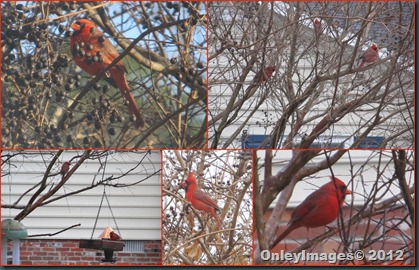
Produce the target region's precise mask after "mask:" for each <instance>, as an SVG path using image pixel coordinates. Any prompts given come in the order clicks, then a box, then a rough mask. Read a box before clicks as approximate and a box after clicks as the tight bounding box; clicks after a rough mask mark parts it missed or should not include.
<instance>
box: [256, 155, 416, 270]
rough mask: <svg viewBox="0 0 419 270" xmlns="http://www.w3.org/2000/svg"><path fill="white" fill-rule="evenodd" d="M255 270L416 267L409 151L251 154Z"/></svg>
mask: <svg viewBox="0 0 419 270" xmlns="http://www.w3.org/2000/svg"><path fill="white" fill-rule="evenodd" d="M254 155H255V156H254V158H255V160H258V164H255V165H257V168H258V171H257V173H256V174H255V179H254V185H255V192H254V209H255V212H254V224H255V228H254V232H255V234H254V237H255V238H254V263H255V264H256V265H281V266H290V265H292V266H295V265H298V266H319V265H330V266H334V265H351V266H355V265H356V266H360V265H393V266H396V265H414V264H415V260H414V258H415V256H416V253H415V246H416V243H415V237H414V232H415V227H414V220H415V218H414V216H415V213H416V205H415V203H414V202H415V201H416V196H415V171H414V152H413V151H412V150H371V151H370V150H349V151H348V150H322V151H316V150H275V151H263V150H259V151H255V154H254Z"/></svg>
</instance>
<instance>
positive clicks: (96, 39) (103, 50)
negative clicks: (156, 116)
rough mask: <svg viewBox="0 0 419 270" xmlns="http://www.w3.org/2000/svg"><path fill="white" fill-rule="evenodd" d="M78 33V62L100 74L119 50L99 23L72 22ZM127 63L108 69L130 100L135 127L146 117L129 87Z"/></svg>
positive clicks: (74, 44) (74, 46) (75, 51)
mask: <svg viewBox="0 0 419 270" xmlns="http://www.w3.org/2000/svg"><path fill="white" fill-rule="evenodd" d="M71 28H73V30H74V32H73V35H72V36H71V40H70V46H71V51H72V53H73V56H74V60H75V61H76V64H77V65H78V66H79V67H80V68H81V69H83V70H84V71H86V72H87V73H89V74H90V75H92V76H97V75H98V74H99V73H100V72H101V71H102V70H104V69H105V68H106V67H107V66H108V65H109V64H111V63H112V61H113V60H114V59H115V58H117V57H118V55H119V54H118V52H117V51H116V49H115V47H114V46H113V45H112V44H111V42H110V41H109V39H107V38H106V37H105V36H104V35H103V33H102V32H101V31H100V30H99V29H98V28H97V27H96V25H95V24H94V23H93V22H91V21H89V20H86V19H80V20H78V21H76V22H75V23H74V24H73V25H71ZM125 72H127V70H126V68H125V65H124V63H123V62H122V61H119V62H118V63H117V64H116V65H114V66H113V67H112V69H111V70H109V71H108V74H107V76H108V78H106V81H108V82H109V83H110V84H112V85H113V86H115V87H118V88H119V90H120V91H121V93H122V95H123V96H124V98H125V99H126V101H127V102H128V105H127V106H128V110H129V113H130V114H132V115H134V116H135V118H136V120H135V122H134V125H135V128H139V127H143V126H144V120H143V117H142V115H141V112H140V109H138V106H137V103H136V101H135V99H134V96H133V95H132V94H131V92H130V90H129V86H128V83H127V80H126V79H125Z"/></svg>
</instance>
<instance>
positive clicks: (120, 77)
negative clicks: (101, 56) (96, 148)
mask: <svg viewBox="0 0 419 270" xmlns="http://www.w3.org/2000/svg"><path fill="white" fill-rule="evenodd" d="M111 77H112V79H114V81H115V83H116V84H117V86H118V88H119V90H120V91H121V94H122V96H123V97H124V98H125V100H126V101H127V103H128V104H127V107H128V111H129V113H130V114H131V115H134V116H135V122H134V126H135V128H140V127H144V124H145V122H144V118H143V116H142V114H141V111H140V109H139V108H138V106H137V102H136V101H135V98H134V96H133V95H132V94H131V92H130V91H129V86H128V83H127V80H126V79H125V74H124V72H123V71H121V70H113V71H112V72H111Z"/></svg>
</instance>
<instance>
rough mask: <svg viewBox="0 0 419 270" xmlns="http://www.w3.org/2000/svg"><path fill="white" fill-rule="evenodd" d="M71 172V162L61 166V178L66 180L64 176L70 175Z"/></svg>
mask: <svg viewBox="0 0 419 270" xmlns="http://www.w3.org/2000/svg"><path fill="white" fill-rule="evenodd" d="M69 170H70V162H68V161H66V162H64V164H63V166H61V171H60V174H61V178H64V176H65V175H66V174H67V173H68V171H69Z"/></svg>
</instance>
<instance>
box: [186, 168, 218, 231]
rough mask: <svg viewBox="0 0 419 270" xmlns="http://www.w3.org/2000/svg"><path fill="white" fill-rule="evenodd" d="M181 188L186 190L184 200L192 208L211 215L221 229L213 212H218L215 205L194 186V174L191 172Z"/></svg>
mask: <svg viewBox="0 0 419 270" xmlns="http://www.w3.org/2000/svg"><path fill="white" fill-rule="evenodd" d="M182 186H183V187H185V189H186V199H187V200H188V201H190V202H191V204H192V206H193V207H195V209H197V210H199V211H204V212H207V213H211V215H212V216H213V217H214V218H215V220H216V221H217V223H218V226H219V227H220V229H222V228H223V225H222V224H221V221H220V219H219V218H218V216H217V214H216V213H215V211H220V208H219V207H218V205H217V203H216V202H215V201H214V200H213V199H211V198H210V197H209V196H208V195H207V194H205V193H204V192H203V191H202V190H200V189H199V187H198V185H197V184H196V178H195V174H194V173H193V172H191V173H190V174H189V176H188V178H186V180H185V182H183V183H182Z"/></svg>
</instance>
